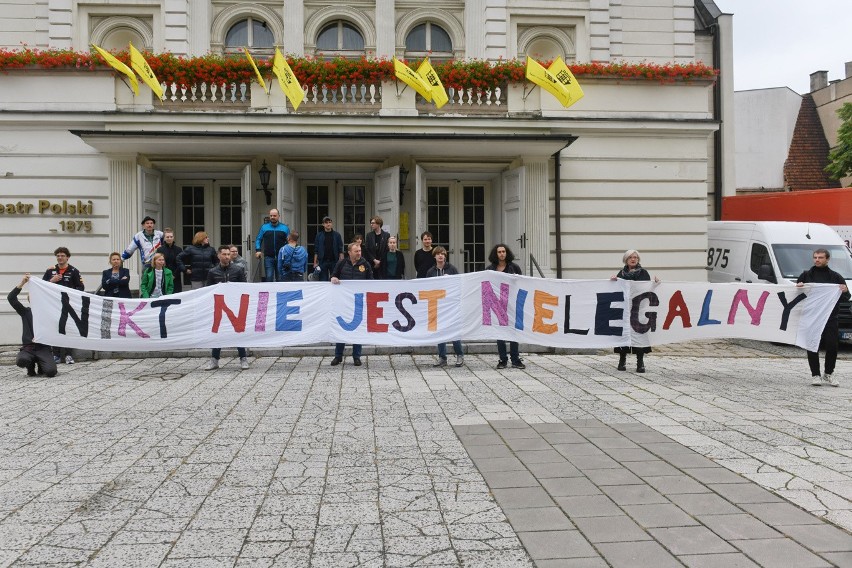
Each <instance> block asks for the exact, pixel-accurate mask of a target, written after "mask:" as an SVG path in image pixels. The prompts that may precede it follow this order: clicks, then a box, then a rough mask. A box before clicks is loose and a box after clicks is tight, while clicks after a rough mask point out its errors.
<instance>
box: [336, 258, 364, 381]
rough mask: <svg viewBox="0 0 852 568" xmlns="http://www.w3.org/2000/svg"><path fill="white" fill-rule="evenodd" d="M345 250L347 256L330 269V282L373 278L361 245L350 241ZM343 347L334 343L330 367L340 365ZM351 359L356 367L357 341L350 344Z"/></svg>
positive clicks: (358, 363)
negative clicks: (362, 255)
mask: <svg viewBox="0 0 852 568" xmlns="http://www.w3.org/2000/svg"><path fill="white" fill-rule="evenodd" d="M347 251H348V252H349V258H344V259H343V260H341V261H339V262H338V263H337V264H336V265H335V266H334V269H333V270H332V271H331V283H332V284H340V281H341V280H373V269H372V268H370V263H369V262H367V261H366V260H365V259H363V258H361V245H360V244H358V243H350V244H349V247H348V248H347ZM345 348H346V344H345V343H335V344H334V359H332V360H331V366H332V367H333V366H335V365H340V363H341V361H343V350H344V349H345ZM352 361H353V363H354V364H355V366H356V367H360V366H361V344H359V343H353V344H352Z"/></svg>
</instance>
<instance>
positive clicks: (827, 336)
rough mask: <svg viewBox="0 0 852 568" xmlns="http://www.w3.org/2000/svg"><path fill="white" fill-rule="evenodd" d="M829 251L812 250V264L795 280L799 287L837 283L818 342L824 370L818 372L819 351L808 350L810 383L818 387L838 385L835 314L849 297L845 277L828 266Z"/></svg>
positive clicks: (837, 331)
mask: <svg viewBox="0 0 852 568" xmlns="http://www.w3.org/2000/svg"><path fill="white" fill-rule="evenodd" d="M830 258H831V253H830V252H828V250H827V249H824V248H819V249H816V250H815V251H814V265H813V266H812V267H810V268H809V269H808V270H805V271H804V272H802V274H800V275H799V278H798V279H797V280H796V286H797V287H799V288H801V287H803V286H804V285H805V284H810V283H813V284H839V285H840V292H841V294H840V298H839V299H838V300H837V303H836V304H835V305H834V309H833V310H832V311H831V315H830V316H828V321H826V322H825V327H824V328H823V330H822V336H821V337H820V344H821V345H822V347H823V348H824V349H825V372H824V373H823V374H822V375H820V372H819V351H808V365H809V366H810V368H811V384H812V385H813V386H815V387H818V386H820V385H822V384H826V385H831V386H833V387H839V386H840V383H839V382H837V379H835V378H834V365H835V362H836V361H837V345H838V339H839V336H840V331H839V330H838V325H837V324H838V322H837V315H838V313H839V312H840V302H845V301H846V300H848V299H849V297H850V294H849V289H848V288H847V287H846V279H845V278H843V276H842V275H841V274H839V273H837V272H835V271H833V270H832V269H830V268H829V267H828V260H829V259H830Z"/></svg>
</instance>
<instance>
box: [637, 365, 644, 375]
mask: <svg viewBox="0 0 852 568" xmlns="http://www.w3.org/2000/svg"><path fill="white" fill-rule="evenodd" d="M636 372H637V373H644V372H645V365H644V364H642V363H639V364H637V365H636Z"/></svg>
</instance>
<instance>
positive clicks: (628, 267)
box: [610, 249, 660, 373]
mask: <svg viewBox="0 0 852 568" xmlns="http://www.w3.org/2000/svg"><path fill="white" fill-rule="evenodd" d="M621 261H622V262H623V263H624V267H623V268H622V269H621V270H619V271H618V273H617V274H615V275H614V276H612V277H611V278H610V280H618V279H619V278H620V279H622V280H634V281H637V282H638V281H646V282H647V281H649V280H651V275H650V274H649V273H648V271H647V270H645V269H644V268H642V265H641V264H639V251H637V250H635V249H630V250H628V251H626V252H625V253H624V256H622V257H621ZM659 281H660V279H659V278H657V277H656V276H655V277H654V282H659ZM615 352H616V353H618V370H619V371H626V370H627V354H628V353H634V354H635V355H636V372H637V373H644V372H645V354H646V353H650V352H651V348H650V347H616V348H615Z"/></svg>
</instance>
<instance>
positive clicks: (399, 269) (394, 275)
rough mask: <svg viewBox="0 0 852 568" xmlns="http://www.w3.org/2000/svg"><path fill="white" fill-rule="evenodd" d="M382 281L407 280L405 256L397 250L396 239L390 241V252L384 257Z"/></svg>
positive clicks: (391, 238)
mask: <svg viewBox="0 0 852 568" xmlns="http://www.w3.org/2000/svg"><path fill="white" fill-rule="evenodd" d="M380 266H381V276H380V278H381V279H382V280H404V279H405V256H404V255H403V254H402V251H400V250H397V248H396V237H390V238H389V239H388V250H386V251H385V255H384V256H383V257H382V263H381V265H380Z"/></svg>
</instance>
